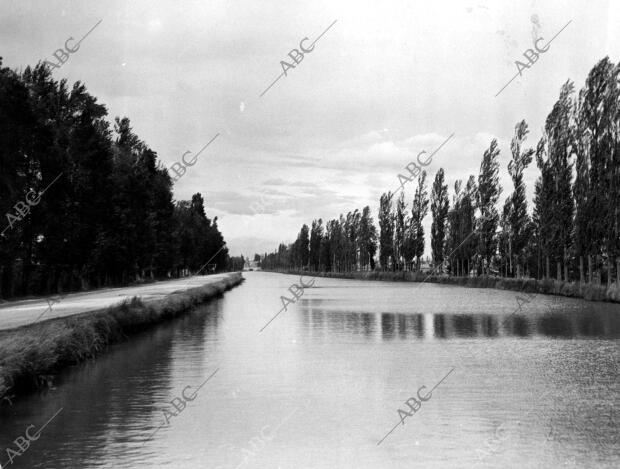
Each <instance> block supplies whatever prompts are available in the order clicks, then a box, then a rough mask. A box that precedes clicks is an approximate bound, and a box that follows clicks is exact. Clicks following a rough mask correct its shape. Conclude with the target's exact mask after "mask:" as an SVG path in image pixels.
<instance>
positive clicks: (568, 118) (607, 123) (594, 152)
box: [260, 57, 620, 296]
mask: <svg viewBox="0 0 620 469" xmlns="http://www.w3.org/2000/svg"><path fill="white" fill-rule="evenodd" d="M528 135H529V129H528V125H527V123H526V122H525V121H521V122H518V123H517V124H516V125H515V129H514V136H513V138H512V140H511V142H510V152H511V159H510V161H509V163H508V165H507V168H506V169H507V171H508V174H509V175H510V178H511V182H512V186H513V187H512V189H513V190H512V193H510V194H508V197H506V199H505V200H504V203H503V205H501V208H500V196H501V194H502V191H503V189H502V187H501V185H500V183H499V180H500V178H499V171H500V162H499V155H500V148H499V145H498V141H497V139H492V140H491V142H490V144H489V146H488V147H487V148H486V149H485V150H484V151H483V152H481V153H482V155H481V156H482V159H481V163H480V170H479V173H478V175H477V177H476V176H475V175H470V176H469V177H468V178H467V179H465V183H464V182H463V180H457V181H456V182H455V184H454V191H453V195H452V200H451V201H450V199H449V193H448V185H447V184H446V182H445V181H446V176H445V173H444V170H443V168H436V169H437V171H436V174H435V178H434V181H433V183H432V184H431V190H430V197H429V190H428V187H427V181H426V176H427V175H426V172H425V171H420V170H421V168H420V167H417V166H416V170H417V173H416V174H414V172H413V171H412V174H411V176H408V175H402V174H399V175H398V178H399V180H400V181H401V188H402V189H403V190H402V192H401V193H400V194H399V196H398V198H396V197H394V194H392V193H391V192H388V193H387V194H383V195H382V196H381V197H380V201H379V211H378V217H377V218H378V229H377V227H375V224H374V221H373V218H372V216H371V215H370V208H369V207H368V206H366V207H364V208H363V209H362V210H361V211H360V210H357V209H356V210H355V211H353V212H349V213H347V214H346V217H345V216H343V215H342V214H341V215H340V217H339V218H337V219H333V220H329V221H327V222H326V223H325V225H323V220H322V219H318V220H313V221H312V225H311V228H309V227H308V225H306V224H304V225H303V226H302V227H301V230H300V231H299V234H298V235H297V239H296V241H295V242H294V243H292V244H289V245H287V244H284V243H282V244H280V245H279V247H278V249H277V251H275V252H273V253H270V254H267V253H265V254H264V256H262V259H261V263H260V266H261V267H262V268H263V269H267V270H269V269H295V270H306V269H307V270H308V271H309V272H321V271H325V272H345V275H347V274H346V272H351V271H362V272H364V271H369V272H371V273H369V274H368V275H371V276H372V275H382V274H375V273H372V272H373V271H375V270H383V271H392V272H407V273H406V274H402V275H403V276H407V275H409V273H408V272H412V271H413V272H415V271H417V272H420V271H421V270H422V268H421V267H422V266H421V258H422V256H423V254H424V252H425V247H426V239H425V233H424V231H425V230H424V226H423V221H424V219H425V217H426V216H427V214H428V213H429V208H430V215H431V216H432V225H431V233H430V246H431V257H432V258H431V260H430V262H429V264H430V266H432V267H433V270H434V271H435V272H437V273H443V274H446V275H449V276H453V277H462V278H464V280H456V282H461V281H464V282H481V283H485V282H488V281H490V280H488V279H484V280H479V281H473V280H470V279H469V277H470V276H471V275H473V276H486V277H489V275H490V274H496V275H501V276H503V277H506V278H517V279H520V278H522V277H532V278H536V279H541V280H542V279H547V280H545V281H543V283H542V284H544V282H549V281H550V280H549V279H551V278H553V279H555V280H556V281H563V282H564V283H565V284H566V285H571V284H574V285H581V286H579V287H577V286H575V287H570V288H571V289H573V290H575V291H582V290H584V289H585V290H588V291H592V292H594V291H599V290H601V291H602V290H605V287H604V286H603V285H606V286H607V290H609V291H612V292H613V291H616V289H617V288H618V287H616V286H613V284H614V283H616V282H617V283H619V284H620V63H619V64H614V63H612V62H611V61H610V60H609V58H607V57H606V58H604V59H603V60H601V61H599V62H598V63H597V64H595V65H594V67H593V68H592V69H591V70H590V72H589V74H588V76H587V78H586V80H585V84H584V86H583V87H582V88H581V90H580V91H579V92H578V93H576V92H575V87H574V84H573V82H571V81H570V80H568V81H567V82H566V83H564V85H562V86H561V88H560V93H559V97H558V99H557V101H556V102H555V104H554V105H553V108H552V109H551V111H550V113H549V114H548V116H547V118H546V120H545V124H544V127H543V129H542V135H541V137H540V139H539V140H538V142H533V144H529V143H528V142H527V138H528ZM418 157H419V155H418ZM418 161H419V160H418ZM532 161H535V162H536V166H537V167H538V170H539V177H538V178H537V180H536V182H535V186H534V198H533V210H532V211H531V215H530V211H529V210H528V201H527V198H526V186H525V182H524V170H525V169H526V168H527V167H528V166H529V165H530V164H531V163H532ZM413 164H414V163H411V164H410V165H413ZM425 166H426V165H425ZM431 167H432V166H427V169H428V168H431ZM414 176H417V186H415V190H414V194H413V198H412V199H410V200H411V205H410V208H409V209H408V204H407V199H406V196H405V194H404V193H405V187H404V184H405V183H406V182H408V181H412V180H413V179H414ZM407 187H409V186H407ZM375 254H377V257H375ZM360 275H365V274H363V273H362V274H360ZM395 275H397V274H395ZM439 278H440V279H443V277H439ZM442 281H443V280H442ZM494 281H495V280H494ZM518 281H519V282H520V280H518ZM586 283H587V284H589V285H591V286H589V287H587V288H586V287H583V285H584V284H586ZM599 285H600V286H601V287H600V288H599V287H598V286H599ZM567 288H568V287H567ZM614 295H616V294H615V293H612V294H611V296H614ZM605 296H609V295H607V294H605Z"/></svg>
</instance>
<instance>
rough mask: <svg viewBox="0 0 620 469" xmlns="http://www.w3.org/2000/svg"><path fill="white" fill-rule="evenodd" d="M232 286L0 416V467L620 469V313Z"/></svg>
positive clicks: (284, 281) (333, 287)
mask: <svg viewBox="0 0 620 469" xmlns="http://www.w3.org/2000/svg"><path fill="white" fill-rule="evenodd" d="M244 276H245V277H246V279H247V280H246V281H245V282H244V283H243V284H242V285H241V286H239V287H237V288H235V289H233V290H231V291H229V292H227V293H225V295H224V297H223V298H220V299H217V300H215V301H213V302H211V303H209V304H207V305H205V306H203V307H200V308H198V309H196V310H195V311H193V312H192V313H191V314H189V315H187V316H185V317H183V318H180V319H178V320H175V321H173V322H170V323H167V324H164V325H161V326H159V327H157V328H155V329H153V330H150V331H147V332H145V333H142V334H140V335H138V336H137V337H132V338H131V339H130V340H129V341H128V342H126V343H123V344H120V345H116V346H113V347H110V349H109V350H108V353H106V354H105V355H104V356H102V357H99V358H98V359H97V360H95V361H91V362H86V363H84V364H82V365H80V366H77V367H74V368H72V369H70V370H67V371H66V372H64V373H63V374H62V375H61V376H59V377H58V378H57V379H56V380H55V385H54V387H53V388H51V389H49V390H46V391H45V392H43V393H41V394H37V395H33V396H30V397H28V398H25V399H21V400H18V401H16V402H13V405H12V406H11V405H9V404H8V403H3V405H2V406H1V407H0V422H1V425H0V444H1V445H2V448H3V450H2V459H1V460H0V463H1V464H2V465H3V467H15V468H42V469H43V468H45V469H56V468H58V469H60V468H143V467H144V468H220V469H229V468H230V469H236V468H282V469H284V468H414V467H419V468H466V467H476V468H487V467H488V468H491V467H493V468H496V467H501V468H551V467H554V468H555V467H596V468H606V467H609V468H612V467H614V468H617V467H620V443H619V441H620V430H619V424H618V415H617V409H618V406H619V404H620V386H619V376H620V370H619V363H620V360H619V359H620V348H619V345H620V341H619V339H620V306H618V305H612V304H605V303H592V302H587V301H583V300H577V299H568V298H560V297H551V296H544V295H536V296H534V297H531V298H528V299H527V301H528V302H526V303H524V302H523V299H521V300H519V302H518V300H517V297H518V296H519V295H518V293H516V292H510V291H499V290H491V289H470V288H462V287H456V286H449V285H435V284H416V283H391V282H364V281H355V280H342V279H325V278H317V279H315V283H314V286H313V287H312V288H306V289H304V290H303V294H301V291H300V289H297V288H295V287H294V288H293V289H292V290H293V291H296V292H297V295H298V296H299V298H298V299H296V301H295V303H294V304H293V303H291V304H288V305H287V309H286V310H283V311H282V312H281V313H280V314H277V313H278V312H279V311H280V310H281V309H282V306H283V302H282V299H281V296H287V297H289V298H291V299H295V297H294V296H292V295H291V293H290V292H289V291H288V288H289V286H290V285H291V284H294V283H297V284H299V280H300V279H299V277H297V276H290V275H280V274H273V273H264V272H247V273H244ZM303 281H304V282H305V283H306V284H308V283H309V282H310V278H309V277H304V278H303ZM300 295H301V296H300ZM521 297H523V295H521ZM519 303H521V309H520V310H519ZM274 316H275V319H273V321H271V322H269V321H270V320H271V319H272V318H274ZM266 324H268V325H267V326H266V327H265V325H266ZM263 327H264V329H263ZM261 329H263V330H262V332H261ZM399 409H400V410H399ZM41 427H43V428H41ZM26 432H28V433H27V434H28V435H29V436H30V437H32V439H31V440H29V439H28V438H27V435H26ZM37 432H38V433H37ZM21 437H23V440H20V438H21ZM16 441H17V443H16ZM18 443H19V444H21V446H22V448H26V447H27V448H26V449H25V450H24V451H21V450H20V449H19V447H18V446H17V444H18ZM8 448H11V449H12V450H14V451H16V453H13V452H12V451H8V452H7V449H8ZM17 453H21V455H18V454H17ZM10 459H12V463H11V462H10ZM7 462H8V464H7Z"/></svg>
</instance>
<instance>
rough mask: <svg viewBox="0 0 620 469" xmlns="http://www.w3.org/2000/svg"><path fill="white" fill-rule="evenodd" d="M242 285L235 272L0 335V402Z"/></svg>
mask: <svg viewBox="0 0 620 469" xmlns="http://www.w3.org/2000/svg"><path fill="white" fill-rule="evenodd" d="M242 281H243V277H242V275H241V273H234V274H231V275H230V276H229V277H227V278H224V279H222V280H220V281H219V282H216V283H212V284H209V285H205V286H203V287H198V288H192V289H189V290H185V291H182V292H175V293H172V294H170V295H168V296H167V297H166V298H165V299H164V300H160V301H150V302H147V303H144V302H142V301H141V300H139V299H137V298H132V299H131V300H128V301H126V302H124V303H122V304H120V305H116V306H113V307H109V308H106V309H103V310H100V311H90V312H87V313H82V314H77V315H73V316H69V317H64V318H56V319H50V320H47V321H44V322H40V323H37V324H33V325H28V326H23V327H20V328H17V329H12V330H6V331H1V332H0V400H1V399H5V398H7V397H10V396H19V395H22V394H25V393H28V392H31V391H33V390H36V389H39V388H42V387H46V386H48V385H50V384H51V382H52V381H53V377H54V375H55V374H56V373H58V372H59V371H60V370H61V369H63V368H65V367H67V366H71V365H75V364H78V363H80V362H81V361H84V360H87V359H89V358H93V357H95V356H97V355H99V354H101V353H102V352H103V351H104V350H105V348H106V347H107V346H108V345H110V344H113V343H117V342H120V341H123V340H125V339H126V338H127V337H128V336H130V335H132V334H135V333H138V332H141V331H144V330H145V329H147V328H149V327H151V326H153V325H155V324H157V323H160V322H163V321H166V320H169V319H172V318H175V317H178V316H180V315H182V314H184V313H187V312H189V311H190V310H192V309H193V308H194V307H196V306H197V305H199V304H201V303H204V302H205V301H207V300H209V299H211V298H214V297H216V296H219V295H221V294H222V293H223V292H225V291H226V290H229V289H231V288H233V287H234V286H236V285H238V284H240V283H241V282H242Z"/></svg>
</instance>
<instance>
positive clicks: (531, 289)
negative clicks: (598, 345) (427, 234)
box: [264, 269, 620, 303]
mask: <svg viewBox="0 0 620 469" xmlns="http://www.w3.org/2000/svg"><path fill="white" fill-rule="evenodd" d="M264 271H265V272H276V273H282V274H291V275H303V276H308V277H327V278H342V279H349V280H376V281H386V282H428V283H439V284H446V285H457V286H462V287H468V288H495V289H497V290H510V291H517V292H523V293H539V294H542V295H559V296H567V297H572V298H582V299H584V300H588V301H607V302H611V303H620V287H619V286H618V285H617V284H612V285H611V286H610V287H609V288H607V286H606V285H593V284H580V283H579V282H563V281H558V280H553V279H544V280H536V279H532V278H526V279H517V278H505V277H449V276H447V275H446V276H441V275H432V276H428V274H424V273H419V272H383V271H377V270H375V271H361V272H357V271H356V272H310V271H300V270H284V269H278V270H264Z"/></svg>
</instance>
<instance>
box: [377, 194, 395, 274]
mask: <svg viewBox="0 0 620 469" xmlns="http://www.w3.org/2000/svg"><path fill="white" fill-rule="evenodd" d="M393 239H394V214H393V213H392V193H391V192H388V193H387V194H385V193H384V194H382V195H381V199H380V200H379V263H380V264H381V268H382V269H383V270H385V269H387V268H388V266H389V265H390V260H392V261H393V257H394V245H393ZM392 264H394V262H392Z"/></svg>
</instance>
